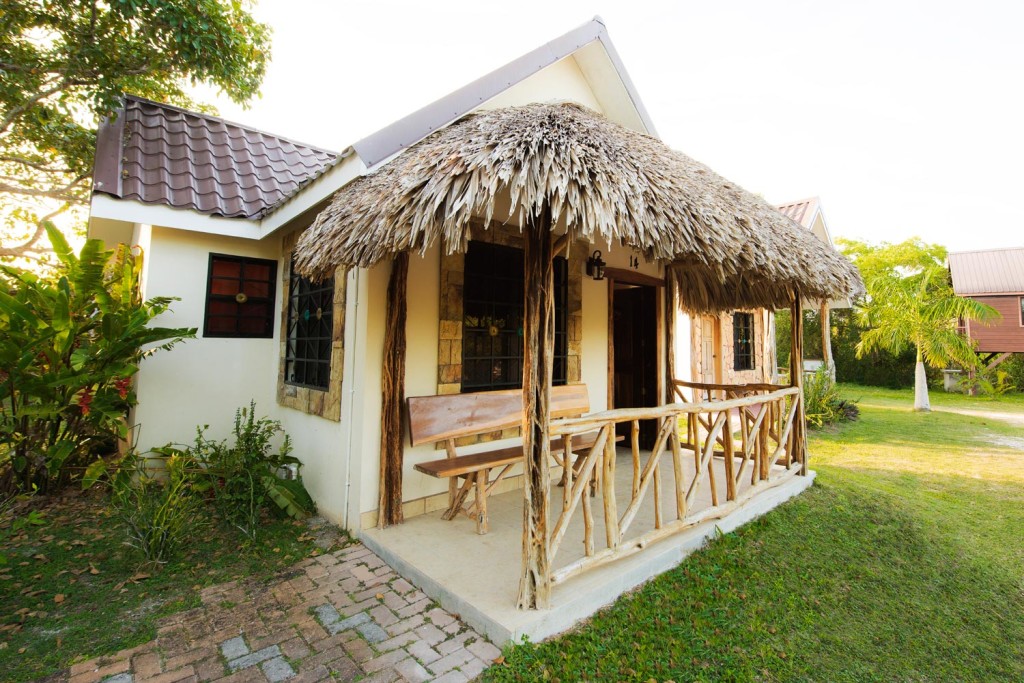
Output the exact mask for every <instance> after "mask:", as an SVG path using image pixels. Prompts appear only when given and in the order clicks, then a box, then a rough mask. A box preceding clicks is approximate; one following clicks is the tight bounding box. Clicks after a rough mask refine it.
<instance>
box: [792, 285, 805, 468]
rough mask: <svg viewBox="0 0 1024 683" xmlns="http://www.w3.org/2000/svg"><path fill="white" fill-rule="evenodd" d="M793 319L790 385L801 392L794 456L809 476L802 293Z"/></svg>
mask: <svg viewBox="0 0 1024 683" xmlns="http://www.w3.org/2000/svg"><path fill="white" fill-rule="evenodd" d="M790 314H791V315H790V317H791V318H792V324H791V325H790V327H791V332H792V347H791V348H792V350H791V351H790V354H789V384H790V386H794V387H797V388H798V389H800V392H799V393H797V395H796V396H795V397H794V399H793V400H795V401H797V405H796V415H795V416H794V418H793V431H792V435H791V438H792V442H791V443H792V449H793V451H792V456H793V457H795V458H796V459H797V460H799V462H800V474H804V475H806V474H807V421H806V415H805V414H804V312H803V307H802V305H801V302H800V292H796V291H795V292H793V302H792V304H790Z"/></svg>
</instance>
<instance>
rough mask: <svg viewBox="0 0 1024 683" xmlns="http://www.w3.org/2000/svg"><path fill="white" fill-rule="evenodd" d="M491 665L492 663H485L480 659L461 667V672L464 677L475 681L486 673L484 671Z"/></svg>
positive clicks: (472, 660)
mask: <svg viewBox="0 0 1024 683" xmlns="http://www.w3.org/2000/svg"><path fill="white" fill-rule="evenodd" d="M489 665H490V662H487V663H484V662H482V661H480V660H479V659H471V660H469V661H468V662H466V663H465V664H463V665H462V666H460V667H459V671H460V672H462V675H463V676H465V677H466V678H468V679H470V680H473V679H474V678H476V677H477V676H479V675H480V674H482V673H483V672H484V669H486V668H487V667H488V666H489Z"/></svg>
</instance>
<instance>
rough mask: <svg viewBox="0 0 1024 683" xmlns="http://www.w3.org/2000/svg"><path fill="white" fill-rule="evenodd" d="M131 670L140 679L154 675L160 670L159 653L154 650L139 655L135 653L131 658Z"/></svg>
mask: <svg viewBox="0 0 1024 683" xmlns="http://www.w3.org/2000/svg"><path fill="white" fill-rule="evenodd" d="M132 671H134V672H135V675H136V676H138V677H139V679H140V680H145V679H147V678H151V677H152V676H156V675H157V674H158V673H160V672H161V671H162V668H161V667H160V655H158V654H157V653H155V652H145V653H143V654H140V655H135V657H133V658H132Z"/></svg>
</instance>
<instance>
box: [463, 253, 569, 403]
mask: <svg viewBox="0 0 1024 683" xmlns="http://www.w3.org/2000/svg"><path fill="white" fill-rule="evenodd" d="M554 270H555V273H554V280H555V335H554V336H555V349H554V368H553V381H554V383H555V384H565V383H566V374H567V366H568V362H567V347H568V343H567V341H568V334H567V329H566V327H567V319H568V316H567V309H568V303H567V302H568V290H569V268H568V263H567V261H566V260H565V259H564V258H556V259H555V263H554ZM522 375H523V251H522V250H521V249H516V248H514V247H505V246H501V245H497V244H488V243H486V242H477V241H473V242H470V243H469V250H468V251H467V252H466V261H465V280H464V281H463V333H462V391H466V392H469V391H485V390H490V389H516V388H519V387H521V386H522V385H523V377H522Z"/></svg>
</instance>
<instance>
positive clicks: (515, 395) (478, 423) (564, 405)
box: [408, 384, 597, 534]
mask: <svg viewBox="0 0 1024 683" xmlns="http://www.w3.org/2000/svg"><path fill="white" fill-rule="evenodd" d="M408 404H409V441H410V442H411V443H412V445H413V446H420V445H422V444H431V443H439V442H443V443H444V447H445V452H446V457H445V458H443V459H441V460H431V461H429V462H421V463H419V464H417V465H415V468H416V469H417V470H419V471H420V472H423V473H424V474H428V475H430V476H432V477H437V478H439V479H440V478H445V477H447V478H448V479H449V483H448V509H447V510H445V512H444V515H442V517H443V518H444V519H446V520H452V519H455V517H456V516H458V514H459V513H460V512H461V513H464V514H466V515H468V516H469V517H470V518H472V519H473V520H475V521H476V530H477V533H479V534H486V533H487V528H488V521H487V496H488V495H490V493H491V491H493V490H494V487H496V486H497V485H498V483H499V482H501V480H502V479H503V478H504V477H505V475H506V474H508V472H509V470H510V469H512V466H513V465H517V464H519V463H521V462H522V461H523V447H522V446H502V447H497V448H492V449H490V450H484V451H480V452H476V453H472V454H468V455H459V453H458V452H457V451H456V449H455V440H456V439H459V438H462V437H467V436H477V435H480V434H488V433H491V432H498V431H502V430H505V429H510V428H513V427H519V426H521V425H522V420H523V392H522V391H521V390H519V389H511V390H508V391H484V392H478V393H472V394H451V395H445V396H414V397H410V398H409V400H408ZM589 410H590V397H589V395H588V393H587V386H586V385H585V384H570V385H565V386H557V387H552V389H551V417H552V418H558V417H575V416H577V415H582V414H584V413H586V412H588V411H589ZM596 441H597V432H594V433H593V434H579V435H577V436H575V437H573V439H572V453H573V455H585V454H586V452H587V451H589V449H590V448H591V446H593V445H594V443H595V442H596ZM563 451H564V444H563V442H562V438H561V437H559V438H557V439H552V441H551V455H552V457H553V458H554V460H555V462H556V463H557V464H558V465H561V466H563V467H564V466H565V465H566V463H565V457H564V452H563ZM496 468H501V470H500V471H499V472H498V475H497V476H496V477H495V478H493V479H491V476H490V474H491V470H493V469H496ZM459 479H464V481H463V483H462V485H461V486H460V485H459V482H458V480H459ZM474 490H475V496H474V500H473V501H471V502H470V503H468V504H467V502H466V499H467V497H468V496H469V494H470V492H471V491H474Z"/></svg>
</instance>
